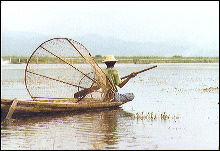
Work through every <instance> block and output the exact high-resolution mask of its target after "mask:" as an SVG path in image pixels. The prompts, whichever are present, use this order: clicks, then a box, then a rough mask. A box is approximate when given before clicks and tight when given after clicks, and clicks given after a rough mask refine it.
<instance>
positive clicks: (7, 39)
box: [1, 31, 202, 56]
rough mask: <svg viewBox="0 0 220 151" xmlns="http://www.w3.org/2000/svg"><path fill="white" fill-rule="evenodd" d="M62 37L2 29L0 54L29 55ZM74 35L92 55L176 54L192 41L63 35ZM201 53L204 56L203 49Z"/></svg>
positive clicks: (182, 51) (179, 53)
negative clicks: (140, 40)
mask: <svg viewBox="0 0 220 151" xmlns="http://www.w3.org/2000/svg"><path fill="white" fill-rule="evenodd" d="M51 38H59V37H58V36H54V35H49V36H48V35H43V34H39V33H35V32H22V31H7V32H6V31H4V32H2V48H1V56H30V55H31V54H32V52H33V51H34V50H35V49H37V47H38V46H39V45H40V44H41V43H43V42H44V41H46V40H49V39H51ZM60 38H70V39H74V40H76V41H78V42H80V43H81V44H83V45H84V46H85V47H86V48H87V49H88V50H89V51H90V52H91V54H92V55H93V56H95V55H101V56H106V55H108V54H113V55H114V56H173V55H184V51H186V50H188V49H189V48H190V47H191V46H189V45H186V44H184V45H178V44H171V43H166V42H164V43H161V42H134V41H124V40H121V39H117V38H114V37H103V36H99V35H92V34H90V35H84V36H75V37H74V36H73V37H60ZM199 55H201V56H202V53H200V54H199Z"/></svg>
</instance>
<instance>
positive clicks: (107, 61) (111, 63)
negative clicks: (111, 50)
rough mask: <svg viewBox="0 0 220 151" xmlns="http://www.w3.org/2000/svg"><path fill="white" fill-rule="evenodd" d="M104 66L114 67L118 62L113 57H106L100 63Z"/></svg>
mask: <svg viewBox="0 0 220 151" xmlns="http://www.w3.org/2000/svg"><path fill="white" fill-rule="evenodd" d="M102 62H104V63H105V64H106V66H107V68H110V67H114V65H115V63H116V62H118V60H116V59H115V57H114V56H113V55H108V56H106V58H105V60H104V61H102Z"/></svg>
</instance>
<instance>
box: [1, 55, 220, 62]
mask: <svg viewBox="0 0 220 151" xmlns="http://www.w3.org/2000/svg"><path fill="white" fill-rule="evenodd" d="M115 58H117V59H118V60H119V62H118V63H134V64H150V63H219V57H183V56H178V55H175V56H172V57H160V56H129V57H127V56H115ZM2 59H3V60H9V63H11V64H21V63H27V62H28V60H29V57H27V56H2ZM94 59H95V60H96V62H97V63H102V61H103V60H104V59H105V57H104V56H101V55H95V56H94ZM63 60H64V61H67V62H68V63H79V64H81V63H86V61H85V60H84V59H82V58H81V57H68V56H67V57H65V58H63ZM64 61H62V60H60V59H58V58H56V57H48V56H42V57H33V58H32V59H31V62H30V63H41V64H48V63H49V64H62V63H65V62H64Z"/></svg>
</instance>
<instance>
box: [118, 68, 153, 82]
mask: <svg viewBox="0 0 220 151" xmlns="http://www.w3.org/2000/svg"><path fill="white" fill-rule="evenodd" d="M156 67H157V65H155V66H152V67H150V68H147V69H143V70H141V71H138V72H134V73H135V74H139V73H142V72H145V71H147V70H150V69H153V68H156ZM129 75H130V74H129ZM129 75H127V76H124V77H122V78H121V79H125V78H127V77H128V76H129Z"/></svg>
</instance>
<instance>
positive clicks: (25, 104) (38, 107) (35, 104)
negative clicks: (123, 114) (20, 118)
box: [1, 98, 126, 113]
mask: <svg viewBox="0 0 220 151" xmlns="http://www.w3.org/2000/svg"><path fill="white" fill-rule="evenodd" d="M16 100H17V101H18V102H17V105H16V106H15V110H14V113H46V112H66V111H80V110H90V109H97V108H111V107H119V106H120V105H122V104H124V103H126V102H100V101H83V102H76V100H68V101H59V100H44V101H42V100H41V101H33V100H20V99H16ZM12 102H13V99H3V98H2V99H1V112H8V111H9V108H10V107H11V104H12Z"/></svg>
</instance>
